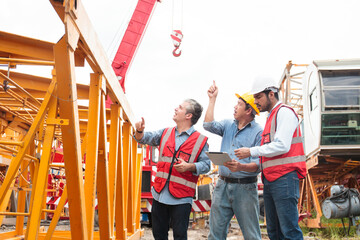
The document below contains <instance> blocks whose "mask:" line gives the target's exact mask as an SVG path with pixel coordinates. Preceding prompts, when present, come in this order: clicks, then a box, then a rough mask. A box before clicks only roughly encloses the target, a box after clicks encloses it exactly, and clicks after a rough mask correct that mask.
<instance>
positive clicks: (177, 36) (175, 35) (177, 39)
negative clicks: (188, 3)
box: [170, 0, 184, 57]
mask: <svg viewBox="0 0 360 240" xmlns="http://www.w3.org/2000/svg"><path fill="white" fill-rule="evenodd" d="M175 1H177V2H179V1H181V8H180V29H175V27H174V26H175V24H174V19H175V17H176V14H175V10H176V8H175ZM183 8H184V2H183V0H173V4H172V21H171V28H172V34H171V35H170V36H171V38H172V40H173V44H174V47H175V49H174V50H173V55H174V57H179V56H180V55H181V50H179V48H180V45H181V41H182V38H183V36H184V35H183V33H182V31H181V30H182V29H183Z"/></svg>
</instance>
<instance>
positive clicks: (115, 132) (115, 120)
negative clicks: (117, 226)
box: [109, 104, 121, 237]
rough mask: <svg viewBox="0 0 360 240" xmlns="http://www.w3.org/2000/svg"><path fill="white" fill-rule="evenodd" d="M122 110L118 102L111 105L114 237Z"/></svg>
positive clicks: (111, 213)
mask: <svg viewBox="0 0 360 240" xmlns="http://www.w3.org/2000/svg"><path fill="white" fill-rule="evenodd" d="M120 111H121V108H120V106H119V105H118V104H112V105H111V125H110V149H109V195H110V236H111V237H114V221H115V206H116V205H115V197H116V195H115V189H116V183H117V181H116V180H117V175H116V174H117V164H118V152H119V151H118V145H119V126H120Z"/></svg>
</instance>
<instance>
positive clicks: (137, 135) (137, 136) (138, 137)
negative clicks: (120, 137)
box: [134, 131, 144, 140]
mask: <svg viewBox="0 0 360 240" xmlns="http://www.w3.org/2000/svg"><path fill="white" fill-rule="evenodd" d="M134 136H135V140H141V139H142V138H143V136H144V133H143V132H138V131H135V135H134Z"/></svg>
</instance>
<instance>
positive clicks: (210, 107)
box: [204, 98, 216, 122]
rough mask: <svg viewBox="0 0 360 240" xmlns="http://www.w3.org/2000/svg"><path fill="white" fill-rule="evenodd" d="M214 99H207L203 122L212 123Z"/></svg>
mask: <svg viewBox="0 0 360 240" xmlns="http://www.w3.org/2000/svg"><path fill="white" fill-rule="evenodd" d="M215 102H216V98H210V99H209V105H208V108H207V110H206V113H205V118H204V122H212V121H214V109H215Z"/></svg>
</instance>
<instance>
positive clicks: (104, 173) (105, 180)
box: [97, 93, 111, 239]
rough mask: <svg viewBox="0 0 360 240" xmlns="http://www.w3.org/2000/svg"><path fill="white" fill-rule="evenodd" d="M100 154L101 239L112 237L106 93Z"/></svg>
mask: <svg viewBox="0 0 360 240" xmlns="http://www.w3.org/2000/svg"><path fill="white" fill-rule="evenodd" d="M99 130H100V131H99V155H98V169H97V175H98V177H97V197H98V212H99V231H100V238H101V239H110V222H111V221H110V210H109V205H110V199H109V165H108V164H109V162H108V150H107V146H106V142H107V133H106V112H105V95H104V93H102V95H101V112H100V127H99Z"/></svg>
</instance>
